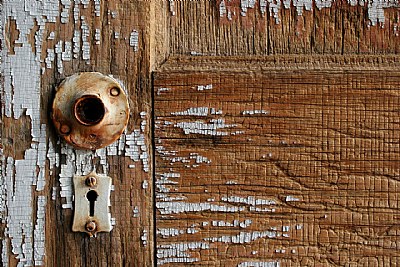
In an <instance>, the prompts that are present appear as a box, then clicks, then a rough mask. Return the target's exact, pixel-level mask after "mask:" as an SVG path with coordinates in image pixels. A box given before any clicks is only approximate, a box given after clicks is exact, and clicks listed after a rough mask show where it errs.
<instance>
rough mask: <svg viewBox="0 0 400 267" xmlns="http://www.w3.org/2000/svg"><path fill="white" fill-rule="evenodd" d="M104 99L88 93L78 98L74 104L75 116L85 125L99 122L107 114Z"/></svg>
mask: <svg viewBox="0 0 400 267" xmlns="http://www.w3.org/2000/svg"><path fill="white" fill-rule="evenodd" d="M105 112H106V111H105V107H104V104H103V101H101V99H100V98H99V97H97V96H95V95H86V96H82V97H81V98H78V99H77V100H76V102H75V105H74V115H75V118H76V119H77V120H78V121H79V122H80V123H81V124H84V125H95V124H97V123H99V122H100V121H101V120H102V119H103V117H104V114H105Z"/></svg>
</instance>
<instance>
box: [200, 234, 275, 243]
mask: <svg viewBox="0 0 400 267" xmlns="http://www.w3.org/2000/svg"><path fill="white" fill-rule="evenodd" d="M279 236H280V235H279V233H277V232H276V231H262V232H261V231H253V232H240V233H239V234H237V235H226V236H220V237H208V238H204V240H205V241H210V242H221V243H231V244H245V243H251V242H253V241H255V240H257V239H260V238H265V237H268V238H276V237H279Z"/></svg>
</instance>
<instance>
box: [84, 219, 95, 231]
mask: <svg viewBox="0 0 400 267" xmlns="http://www.w3.org/2000/svg"><path fill="white" fill-rule="evenodd" d="M85 228H86V230H87V231H88V232H93V231H94V230H96V223H95V222H94V221H90V222H87V223H86V226H85Z"/></svg>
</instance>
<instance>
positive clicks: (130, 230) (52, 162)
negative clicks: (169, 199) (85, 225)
mask: <svg viewBox="0 0 400 267" xmlns="http://www.w3.org/2000/svg"><path fill="white" fill-rule="evenodd" d="M165 4H166V3H164V2H163V1H134V2H133V1H128V0H124V1H100V0H94V1H89V0H75V1H70V0H66V1H64V0H62V1H58V0H55V1H30V0H24V1H12V0H6V1H3V3H2V15H1V17H2V24H1V26H2V67H1V70H2V80H3V83H2V85H3V86H2V87H3V89H2V162H3V164H2V169H1V170H2V180H1V187H0V191H1V194H0V195H1V197H0V199H1V203H0V214H1V218H2V221H1V227H0V232H1V234H2V243H1V250H2V265H3V266H17V265H18V266H33V265H35V266H42V265H43V266H44V265H46V266H111V265H112V266H152V265H153V262H154V261H153V257H154V253H153V247H154V243H153V238H154V237H153V226H154V220H153V215H152V214H153V205H152V200H153V190H152V165H151V164H152V157H151V151H152V146H151V143H152V142H151V127H150V126H151V103H152V102H151V101H152V100H151V90H150V89H151V75H150V71H151V68H152V65H154V64H156V63H157V62H158V60H159V59H155V58H153V57H152V55H163V54H165V52H164V48H163V44H162V43H161V44H160V43H158V42H159V40H157V38H158V37H154V38H152V37H151V36H152V35H151V34H152V33H155V32H157V33H159V34H160V35H163V34H164V29H165V27H164V26H163V23H165V22H163V20H164V18H165V15H164V14H165V12H164V11H165V10H166V7H165V6H164V5H165ZM154 17H158V18H159V20H157V21H155V20H154ZM160 25H161V26H160ZM83 71H98V72H101V73H104V74H106V75H112V76H113V77H114V78H116V79H118V80H119V81H120V82H121V83H122V84H123V86H124V87H125V89H126V91H127V94H128V96H129V104H130V108H131V118H130V121H129V125H128V129H127V132H126V133H125V134H124V135H123V137H122V138H121V139H120V140H119V141H118V142H116V143H115V144H113V145H111V146H109V147H107V148H105V149H101V150H97V151H79V150H75V149H73V148H71V147H69V146H66V145H65V144H64V143H63V142H62V141H61V140H60V139H59V138H58V137H57V136H56V134H55V131H54V129H53V128H52V125H51V122H50V119H49V112H50V106H51V101H52V98H53V96H54V93H55V88H56V86H57V85H58V84H59V83H60V82H61V81H62V80H63V79H64V78H65V77H67V76H70V75H72V74H74V73H77V72H83ZM92 169H96V171H97V172H99V173H106V174H108V175H109V176H111V177H112V178H113V185H114V191H113V192H112V194H111V216H112V217H113V218H114V219H113V220H114V221H115V225H114V229H113V230H112V232H111V233H100V234H99V235H98V237H96V238H89V237H88V236H86V235H85V234H83V233H72V232H71V226H72V218H73V210H72V207H73V201H72V200H73V199H72V194H73V191H72V176H73V175H74V174H87V173H88V172H89V171H91V170H92Z"/></svg>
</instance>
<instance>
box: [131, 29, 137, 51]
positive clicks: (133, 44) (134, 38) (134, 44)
mask: <svg viewBox="0 0 400 267" xmlns="http://www.w3.org/2000/svg"><path fill="white" fill-rule="evenodd" d="M129 45H130V46H131V47H133V51H135V52H137V51H138V50H139V32H138V31H137V30H133V31H132V32H131V35H130V36H129Z"/></svg>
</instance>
